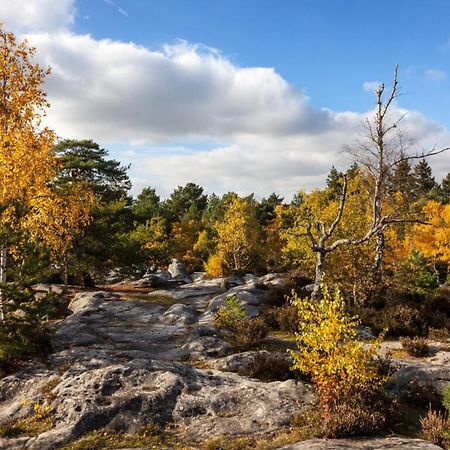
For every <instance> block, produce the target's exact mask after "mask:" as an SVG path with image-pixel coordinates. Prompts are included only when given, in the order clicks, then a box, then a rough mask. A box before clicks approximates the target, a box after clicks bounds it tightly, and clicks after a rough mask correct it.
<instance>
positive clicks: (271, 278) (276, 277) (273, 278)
mask: <svg viewBox="0 0 450 450" xmlns="http://www.w3.org/2000/svg"><path fill="white" fill-rule="evenodd" d="M259 281H260V282H261V283H262V284H264V285H265V286H268V287H284V286H285V285H286V279H285V276H284V274H281V273H268V274H267V275H264V276H262V277H261V278H259Z"/></svg>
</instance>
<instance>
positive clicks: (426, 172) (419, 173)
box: [413, 159, 436, 198]
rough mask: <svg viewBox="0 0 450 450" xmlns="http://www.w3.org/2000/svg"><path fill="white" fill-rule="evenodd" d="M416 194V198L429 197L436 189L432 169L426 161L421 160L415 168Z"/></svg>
mask: <svg viewBox="0 0 450 450" xmlns="http://www.w3.org/2000/svg"><path fill="white" fill-rule="evenodd" d="M413 176H414V194H415V197H416V198H422V197H427V196H428V195H429V193H430V191H431V190H432V189H433V188H434V187H436V181H435V179H434V177H433V172H432V170H431V167H430V166H429V164H428V163H427V161H426V160H425V159H421V160H420V161H419V162H418V163H417V165H416V167H414V173H413Z"/></svg>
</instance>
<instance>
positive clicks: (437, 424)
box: [420, 408, 450, 448]
mask: <svg viewBox="0 0 450 450" xmlns="http://www.w3.org/2000/svg"><path fill="white" fill-rule="evenodd" d="M420 425H421V428H422V436H423V438H424V439H426V440H427V441H431V442H432V443H433V444H436V445H439V446H440V447H443V448H448V447H449V446H450V427H449V423H448V418H447V417H446V415H445V414H443V413H442V412H440V411H434V410H432V409H431V408H430V409H429V410H428V413H427V415H426V416H425V417H422V418H421V419H420Z"/></svg>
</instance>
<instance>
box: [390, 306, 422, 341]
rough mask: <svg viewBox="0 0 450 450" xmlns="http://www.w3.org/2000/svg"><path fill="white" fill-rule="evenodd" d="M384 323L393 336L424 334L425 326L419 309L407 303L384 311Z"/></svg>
mask: <svg viewBox="0 0 450 450" xmlns="http://www.w3.org/2000/svg"><path fill="white" fill-rule="evenodd" d="M382 324H383V328H387V329H388V330H389V335H391V336H417V335H420V334H422V331H423V328H424V323H423V319H422V315H421V312H420V311H419V309H417V308H415V307H414V306H410V305H405V304H398V305H393V306H390V307H388V308H386V309H385V310H384V311H383V322H382Z"/></svg>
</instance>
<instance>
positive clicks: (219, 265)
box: [205, 255, 224, 277]
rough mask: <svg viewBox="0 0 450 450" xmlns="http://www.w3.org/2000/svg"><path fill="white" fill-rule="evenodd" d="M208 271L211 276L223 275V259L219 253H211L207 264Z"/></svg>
mask: <svg viewBox="0 0 450 450" xmlns="http://www.w3.org/2000/svg"><path fill="white" fill-rule="evenodd" d="M205 270H206V273H207V274H208V275H209V276H210V277H222V276H223V275H224V273H223V260H222V258H221V257H220V256H219V255H211V256H210V257H209V258H208V261H207V262H206V264H205Z"/></svg>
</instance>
